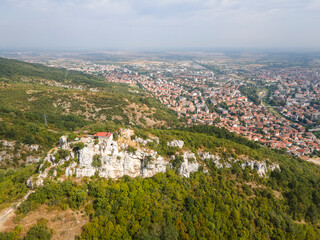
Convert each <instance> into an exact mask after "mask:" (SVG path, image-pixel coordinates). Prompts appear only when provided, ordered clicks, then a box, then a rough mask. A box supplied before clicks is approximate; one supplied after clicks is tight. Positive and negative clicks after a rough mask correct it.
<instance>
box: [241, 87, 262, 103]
mask: <svg viewBox="0 0 320 240" xmlns="http://www.w3.org/2000/svg"><path fill="white" fill-rule="evenodd" d="M239 91H240V92H241V93H242V94H243V95H245V96H247V98H248V99H249V100H250V101H252V102H254V103H255V104H259V100H260V99H259V96H258V88H257V87H256V86H255V85H253V84H249V85H241V86H240V87H239Z"/></svg>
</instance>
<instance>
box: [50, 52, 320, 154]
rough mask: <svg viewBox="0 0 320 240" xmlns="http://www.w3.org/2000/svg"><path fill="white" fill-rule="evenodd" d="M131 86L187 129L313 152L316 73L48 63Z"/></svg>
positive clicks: (198, 63) (212, 63)
mask: <svg viewBox="0 0 320 240" xmlns="http://www.w3.org/2000/svg"><path fill="white" fill-rule="evenodd" d="M50 66H55V67H62V68H67V69H69V70H76V71H81V72H84V73H90V74H95V75H103V76H104V77H105V79H106V80H107V81H109V82H115V83H123V84H130V85H137V86H139V87H141V88H143V89H145V90H146V91H148V92H149V93H150V94H152V95H153V96H154V97H155V98H156V99H158V100H159V101H160V102H161V103H163V104H164V105H166V106H167V107H169V108H171V109H173V110H174V111H175V112H176V113H177V115H178V116H179V118H181V119H185V121H186V123H187V124H188V125H192V124H208V125H215V126H218V127H221V128H226V129H228V130H229V131H231V132H235V133H238V134H241V135H243V136H245V137H246V138H248V139H250V140H253V141H256V142H260V143H261V144H264V145H267V146H270V147H271V148H277V149H285V150H286V151H287V152H289V153H291V154H293V155H296V156H309V155H310V156H311V155H315V154H319V151H320V140H319V138H318V137H319V136H320V134H319V125H320V121H319V119H320V113H319V109H320V102H319V99H320V86H319V82H320V72H319V70H318V68H313V67H301V66H296V67H289V66H288V67H281V68H280V67H272V66H266V65H259V64H245V63H242V62H240V63H239V62H235V61H227V60H225V59H224V58H218V59H215V60H203V59H200V60H181V61H178V60H172V61H158V62H152V61H150V62H148V61H144V62H131V63H127V64H107V65H103V64H96V63H93V62H91V61H82V62H81V63H78V62H77V63H74V64H71V63H68V64H67V65H66V64H59V65H57V64H52V63H51V64H50Z"/></svg>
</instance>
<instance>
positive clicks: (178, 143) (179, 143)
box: [167, 140, 184, 148]
mask: <svg viewBox="0 0 320 240" xmlns="http://www.w3.org/2000/svg"><path fill="white" fill-rule="evenodd" d="M167 145H168V146H169V147H178V148H182V147H183V145H184V141H182V140H173V141H171V142H167Z"/></svg>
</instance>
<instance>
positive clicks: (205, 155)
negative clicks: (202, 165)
mask: <svg viewBox="0 0 320 240" xmlns="http://www.w3.org/2000/svg"><path fill="white" fill-rule="evenodd" d="M200 157H201V159H202V160H205V159H210V160H212V162H214V164H215V165H216V167H217V168H223V164H222V163H221V162H220V159H221V158H220V156H219V155H214V154H211V153H208V152H204V153H202V154H200Z"/></svg>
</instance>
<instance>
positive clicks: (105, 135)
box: [94, 132, 111, 137]
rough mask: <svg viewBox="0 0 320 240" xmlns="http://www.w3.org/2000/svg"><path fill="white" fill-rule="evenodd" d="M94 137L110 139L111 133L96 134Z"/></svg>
mask: <svg viewBox="0 0 320 240" xmlns="http://www.w3.org/2000/svg"><path fill="white" fill-rule="evenodd" d="M94 136H95V137H110V136H111V133H110V132H97V133H96V134H95V135H94Z"/></svg>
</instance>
